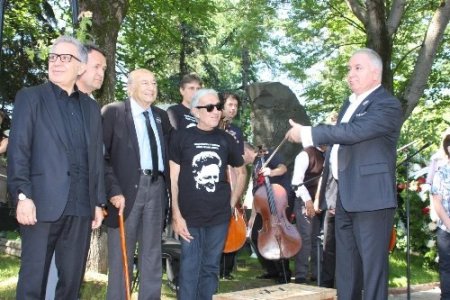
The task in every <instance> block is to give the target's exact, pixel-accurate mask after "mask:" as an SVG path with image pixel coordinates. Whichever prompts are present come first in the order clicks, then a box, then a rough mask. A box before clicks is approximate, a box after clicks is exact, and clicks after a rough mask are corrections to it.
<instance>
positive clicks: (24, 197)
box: [17, 193, 27, 200]
mask: <svg viewBox="0 0 450 300" xmlns="http://www.w3.org/2000/svg"><path fill="white" fill-rule="evenodd" d="M17 199H19V200H25V199H27V196H25V194H24V193H19V195H17Z"/></svg>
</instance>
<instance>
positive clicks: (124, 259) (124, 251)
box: [119, 215, 131, 300]
mask: <svg viewBox="0 0 450 300" xmlns="http://www.w3.org/2000/svg"><path fill="white" fill-rule="evenodd" d="M124 228H125V226H124V225H123V215H119V231H120V246H121V249H122V269H123V277H124V279H125V295H126V297H125V299H126V300H130V299H131V297H130V277H129V276H128V257H127V243H126V241H125V229H124Z"/></svg>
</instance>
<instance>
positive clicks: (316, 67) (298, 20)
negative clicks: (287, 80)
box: [280, 0, 450, 119]
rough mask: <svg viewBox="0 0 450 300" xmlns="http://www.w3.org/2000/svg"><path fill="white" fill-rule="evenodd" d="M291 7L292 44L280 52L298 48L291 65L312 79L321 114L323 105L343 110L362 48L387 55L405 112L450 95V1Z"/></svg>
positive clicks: (309, 84) (310, 94)
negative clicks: (352, 58)
mask: <svg viewBox="0 0 450 300" xmlns="http://www.w3.org/2000/svg"><path fill="white" fill-rule="evenodd" d="M284 5H286V4H284ZM288 6H289V7H291V8H292V11H291V13H290V14H289V18H288V19H287V21H286V26H285V30H286V34H287V36H288V37H289V38H290V40H291V43H289V44H288V45H287V46H285V47H282V48H280V54H281V55H286V53H289V54H290V55H291V61H290V62H289V63H287V64H285V68H286V70H288V71H289V72H291V74H292V76H293V77H297V78H301V79H303V80H304V81H305V82H304V83H305V86H306V88H305V89H306V94H305V97H306V98H307V100H308V102H307V106H308V107H309V108H310V111H312V112H314V117H316V118H319V119H320V118H321V117H322V116H321V111H320V110H321V109H322V111H323V108H325V109H331V108H334V109H337V108H338V107H339V106H340V103H342V99H344V98H345V97H346V96H347V95H348V90H347V89H346V87H345V83H344V82H343V80H342V79H343V78H345V73H346V61H347V60H348V57H349V55H350V53H351V52H352V51H353V50H355V49H357V48H360V47H370V48H373V49H375V50H377V51H378V52H379V53H380V55H381V56H382V58H383V60H384V70H385V71H384V73H383V83H384V85H385V86H387V87H388V88H389V89H391V90H392V91H393V92H394V94H396V95H397V96H398V98H399V99H400V100H401V101H402V103H403V105H404V112H405V119H406V118H407V117H409V115H410V114H411V112H412V111H413V109H414V108H415V107H416V106H417V105H418V104H419V106H423V105H428V106H429V105H438V102H439V101H441V100H439V101H437V102H436V100H435V99H436V98H439V99H442V98H448V95H447V94H448V91H446V89H445V88H437V86H439V87H443V86H445V83H446V82H448V79H444V80H443V81H442V80H441V79H442V77H441V76H439V74H440V73H442V72H444V73H448V69H449V65H448V60H447V57H448V53H447V52H448V51H447V50H446V49H445V47H442V45H444V44H446V43H447V42H448V35H444V32H445V29H446V28H447V24H448V21H449V14H450V4H449V1H425V0H423V1H422V0H420V1H419V0H418V1H403V0H392V1H380V0H368V1H364V2H362V1H356V0H347V1H333V0H328V1H325V0H324V1H308V0H307V1H303V0H302V1H291V3H289V4H288ZM311 70H313V71H311ZM445 70H446V71H445ZM440 77H441V78H440ZM427 83H428V87H427V86H426V85H427ZM429 95H432V96H433V97H432V98H431V99H430V98H429V97H428V96H429ZM423 96H425V97H426V100H427V101H425V97H423ZM419 99H422V100H421V101H420V102H419Z"/></svg>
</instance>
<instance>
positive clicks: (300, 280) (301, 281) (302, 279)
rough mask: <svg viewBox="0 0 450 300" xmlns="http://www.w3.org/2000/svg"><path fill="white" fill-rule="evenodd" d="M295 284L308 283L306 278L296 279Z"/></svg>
mask: <svg viewBox="0 0 450 300" xmlns="http://www.w3.org/2000/svg"><path fill="white" fill-rule="evenodd" d="M294 282H295V283H299V284H300V283H306V278H295V281H294Z"/></svg>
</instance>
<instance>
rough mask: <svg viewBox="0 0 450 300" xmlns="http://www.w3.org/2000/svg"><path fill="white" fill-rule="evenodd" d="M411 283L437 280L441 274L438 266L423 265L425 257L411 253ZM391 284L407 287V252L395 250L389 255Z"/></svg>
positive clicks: (392, 285)
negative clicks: (426, 266) (427, 266)
mask: <svg viewBox="0 0 450 300" xmlns="http://www.w3.org/2000/svg"><path fill="white" fill-rule="evenodd" d="M410 259H411V284H419V283H427V282H437V281H439V274H438V270H437V266H436V267H429V268H425V267H423V262H424V259H423V257H420V256H417V255H411V256H410ZM389 261H390V264H389V286H390V287H405V286H406V285H407V280H406V253H404V252H398V251H396V252H394V253H393V254H391V255H390V257H389Z"/></svg>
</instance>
